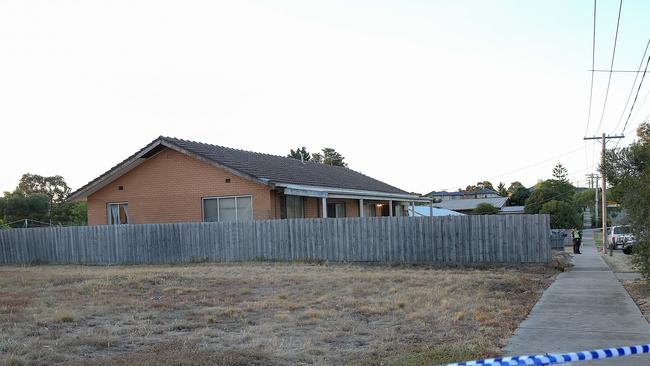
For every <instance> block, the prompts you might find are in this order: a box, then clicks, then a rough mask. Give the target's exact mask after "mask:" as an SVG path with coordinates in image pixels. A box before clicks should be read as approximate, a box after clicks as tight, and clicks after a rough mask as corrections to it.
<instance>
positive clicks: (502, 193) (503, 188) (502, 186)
mask: <svg viewBox="0 0 650 366" xmlns="http://www.w3.org/2000/svg"><path fill="white" fill-rule="evenodd" d="M497 192H499V196H501V197H508V190H507V189H506V185H505V183H503V182H499V185H498V186H497Z"/></svg>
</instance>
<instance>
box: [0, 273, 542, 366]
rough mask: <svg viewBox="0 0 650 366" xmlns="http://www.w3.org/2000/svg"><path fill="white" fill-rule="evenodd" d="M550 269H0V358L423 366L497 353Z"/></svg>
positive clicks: (20, 360)
mask: <svg viewBox="0 0 650 366" xmlns="http://www.w3.org/2000/svg"><path fill="white" fill-rule="evenodd" d="M554 274H555V272H553V271H552V270H550V269H546V268H542V267H531V268H489V269H450V268H446V269H444V268H443V269H440V268H438V269H436V268H426V267H405V268H398V267H380V266H357V265H312V264H273V263H253V264H196V265H188V266H121V267H84V266H35V267H0V364H2V363H4V364H33V365H51V364H72V365H75V364H76V365H80V364H118V365H136V364H137V365H141V364H142V365H153V364H168V365H174V364H177V365H202V364H220V365H223V364H225V365H257V364H259V365H269V364H271V365H272V364H352V365H355V364H380V363H382V364H408V365H411V364H429V363H441V362H448V361H454V360H457V361H459V360H462V359H464V358H473V357H483V356H492V355H497V354H498V353H499V352H500V348H501V347H502V346H503V345H504V342H505V341H506V340H507V339H508V337H509V336H510V334H511V333H512V332H513V331H514V329H515V328H516V327H517V325H518V324H519V323H520V322H521V321H522V320H523V319H524V318H525V317H526V315H527V314H528V312H529V311H530V309H531V307H532V306H533V305H534V303H535V301H536V300H537V299H538V297H539V295H540V294H541V292H542V291H543V289H545V288H546V287H547V286H548V284H549V283H550V281H551V280H552V277H553V276H554Z"/></svg>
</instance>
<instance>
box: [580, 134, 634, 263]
mask: <svg viewBox="0 0 650 366" xmlns="http://www.w3.org/2000/svg"><path fill="white" fill-rule="evenodd" d="M623 137H625V136H623V135H614V136H607V135H606V134H605V133H604V132H603V135H602V136H594V137H585V138H584V139H585V140H601V142H602V144H603V147H602V152H601V163H600V175H601V178H602V184H603V194H602V197H601V198H602V199H601V200H602V205H603V208H602V210H603V217H602V219H603V253H606V252H607V185H606V184H607V182H606V181H605V171H606V169H605V164H606V162H605V146H606V145H607V140H608V139H622V138H623ZM610 254H611V253H610Z"/></svg>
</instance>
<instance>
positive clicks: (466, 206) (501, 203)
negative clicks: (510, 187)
mask: <svg viewBox="0 0 650 366" xmlns="http://www.w3.org/2000/svg"><path fill="white" fill-rule="evenodd" d="M481 203H487V204H490V205H492V206H494V207H496V208H498V209H499V210H500V211H501V210H502V209H503V208H504V207H507V205H508V197H496V198H468V199H461V200H445V201H441V202H437V203H434V204H433V205H434V206H435V207H438V208H444V209H447V210H452V211H456V212H460V213H464V214H471V213H472V211H474V209H475V208H476V207H477V206H478V205H480V204H481Z"/></svg>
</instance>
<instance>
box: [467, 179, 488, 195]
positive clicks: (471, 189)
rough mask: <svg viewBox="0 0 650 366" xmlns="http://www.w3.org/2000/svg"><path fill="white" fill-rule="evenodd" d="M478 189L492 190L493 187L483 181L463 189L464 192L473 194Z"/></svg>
mask: <svg viewBox="0 0 650 366" xmlns="http://www.w3.org/2000/svg"><path fill="white" fill-rule="evenodd" d="M480 189H491V190H494V186H492V183H490V182H489V181H487V180H484V181H482V182H477V183H476V185H469V186H467V187H465V190H466V191H467V192H475V191H478V190H480Z"/></svg>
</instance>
